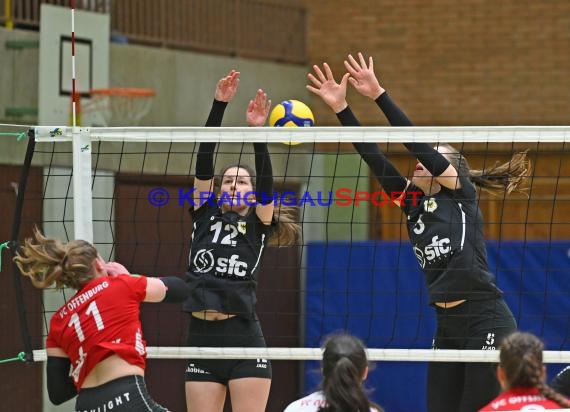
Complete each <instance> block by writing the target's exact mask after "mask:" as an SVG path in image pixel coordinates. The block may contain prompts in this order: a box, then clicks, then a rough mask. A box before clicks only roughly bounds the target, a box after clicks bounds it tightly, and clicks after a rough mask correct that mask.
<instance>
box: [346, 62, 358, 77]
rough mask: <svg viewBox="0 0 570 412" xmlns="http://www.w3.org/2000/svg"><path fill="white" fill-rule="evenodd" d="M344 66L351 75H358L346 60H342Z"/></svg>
mask: <svg viewBox="0 0 570 412" xmlns="http://www.w3.org/2000/svg"><path fill="white" fill-rule="evenodd" d="M344 67H345V68H346V70H347V71H348V72H349V73H350V75H351V76H354V77H356V76H357V75H358V72H357V71H356V70H354V67H352V66H351V65H350V63H349V62H347V61H346V60H345V61H344Z"/></svg>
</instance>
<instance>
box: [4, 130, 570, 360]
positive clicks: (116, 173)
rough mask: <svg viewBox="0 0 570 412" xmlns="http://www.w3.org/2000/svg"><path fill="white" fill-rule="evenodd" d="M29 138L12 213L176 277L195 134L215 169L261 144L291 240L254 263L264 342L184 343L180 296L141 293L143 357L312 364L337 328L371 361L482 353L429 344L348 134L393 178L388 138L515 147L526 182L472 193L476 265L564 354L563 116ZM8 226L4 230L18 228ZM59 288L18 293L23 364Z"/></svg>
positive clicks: (247, 156)
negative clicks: (258, 265) (527, 170)
mask: <svg viewBox="0 0 570 412" xmlns="http://www.w3.org/2000/svg"><path fill="white" fill-rule="evenodd" d="M28 136H29V142H28V157H27V160H26V165H24V167H23V168H22V170H23V172H22V176H24V177H23V178H22V179H21V182H20V190H21V191H22V190H23V191H26V190H28V191H29V188H28V189H26V187H25V186H22V185H23V184H25V183H26V176H31V177H33V179H35V181H36V183H34V184H32V186H33V187H34V188H35V189H34V190H36V191H39V192H40V193H38V194H37V196H30V198H29V199H27V200H26V201H29V202H36V203H37V204H38V207H39V208H40V209H41V214H40V215H41V216H40V220H34V219H37V218H34V217H30V216H25V215H23V216H21V217H22V219H23V220H24V221H25V220H26V219H28V220H30V221H32V220H33V223H36V224H37V225H38V227H40V228H41V229H42V230H43V231H44V233H45V234H46V235H47V236H50V237H58V238H60V239H61V240H63V241H67V240H71V239H74V238H81V239H85V240H88V241H91V242H93V244H94V245H95V246H96V247H97V249H98V250H99V251H100V253H101V255H102V256H103V258H105V259H107V260H116V261H118V262H121V263H122V264H124V265H125V266H126V267H127V268H128V269H129V270H130V271H131V272H132V273H143V274H147V275H149V276H166V275H179V276H183V274H184V271H185V270H186V268H187V266H188V256H189V244H190V239H191V230H192V225H191V220H190V215H189V213H188V209H189V208H190V207H191V206H192V187H193V180H192V179H193V177H192V176H193V174H194V170H195V161H196V153H197V150H198V144H199V143H200V142H217V143H218V146H217V150H216V155H215V171H216V174H218V173H219V172H220V171H221V170H222V168H223V167H224V166H227V165H228V164H232V163H236V162H238V163H242V164H248V165H253V164H254V158H253V145H252V144H251V143H253V142H267V143H269V152H270V154H271V159H272V163H273V170H274V182H275V193H274V194H272V196H274V197H275V199H276V201H278V203H280V204H288V205H294V206H297V207H298V211H299V213H298V217H299V222H300V223H301V225H302V236H301V238H300V239H299V242H298V244H297V245H294V246H287V247H271V248H269V249H268V250H267V253H266V255H265V257H264V259H263V261H262V271H261V273H260V275H259V290H258V306H257V310H258V315H259V317H260V319H261V322H262V329H263V331H264V335H265V338H266V341H267V343H268V348H195V347H194V348H193V347H185V334H186V333H187V321H188V318H187V316H188V315H187V314H184V313H183V312H182V311H181V307H180V305H175V304H160V305H144V308H143V310H142V320H143V329H144V331H145V337H146V340H147V342H148V345H149V348H148V355H149V358H155V359H188V358H212V357H215V358H233V359H244V358H248V359H252V358H253V359H255V358H265V359H274V360H281V359H287V360H318V359H320V358H321V350H320V345H321V343H322V340H323V339H324V338H325V337H326V336H327V335H329V334H330V333H332V332H335V331H339V330H345V331H348V332H350V333H353V334H355V335H357V336H359V337H360V338H362V339H363V340H364V342H365V343H366V345H367V346H368V348H369V349H368V353H369V356H370V359H371V360H373V361H398V362H402V361H412V362H431V361H436V362H437V361H453V362H456V361H457V362H496V361H497V359H498V353H497V352H496V351H484V350H481V351H454V350H437V351H433V350H431V349H429V348H430V347H431V342H432V338H433V334H434V330H435V320H434V313H433V309H432V308H430V307H429V303H428V297H427V290H426V288H425V280H424V275H423V274H422V273H421V271H420V267H419V265H418V262H417V259H416V256H415V254H414V252H413V250H412V247H411V246H410V244H409V241H408V237H407V233H406V227H405V224H406V221H405V216H404V215H403V214H402V213H401V211H400V210H399V208H398V207H395V206H394V204H393V202H392V200H393V199H392V198H391V194H388V193H385V192H383V191H382V189H381V188H380V187H379V186H378V184H377V182H376V181H375V179H373V178H371V177H370V174H369V169H368V167H367V166H366V165H365V164H364V162H362V161H361V159H360V156H359V155H358V154H357V153H356V152H355V151H354V149H353V148H352V145H351V143H353V142H377V143H379V144H380V147H381V148H382V150H383V151H385V153H386V154H387V156H388V157H389V158H390V160H391V161H392V162H393V163H394V164H395V165H396V166H397V168H398V169H399V170H400V172H401V173H402V174H403V175H407V176H411V175H412V174H413V170H414V167H415V164H416V159H415V158H413V156H411V155H410V154H409V153H408V152H407V151H406V150H405V148H404V147H403V146H402V145H401V143H403V142H411V141H414V142H428V143H433V144H437V143H450V144H452V145H453V146H454V147H455V148H457V149H458V150H459V151H460V152H462V153H463V154H464V155H465V156H466V157H467V159H468V160H469V162H470V165H471V167H472V168H474V169H484V168H488V167H490V166H492V165H494V164H495V162H497V161H499V162H501V163H502V162H507V161H508V160H509V159H510V158H511V157H512V155H513V154H514V153H518V152H521V151H525V150H528V156H529V158H530V160H531V162H532V164H533V172H532V174H531V175H529V176H528V179H527V181H528V184H527V190H526V192H525V193H516V194H515V193H513V194H510V195H506V194H500V195H489V194H486V193H484V192H481V193H480V208H481V210H482V212H483V215H484V217H485V234H486V236H487V239H488V241H487V249H488V258H489V264H490V270H491V271H492V272H493V273H494V274H495V276H496V278H497V284H498V286H499V287H500V288H501V289H502V290H503V292H504V295H505V299H506V301H507V303H508V305H509V307H510V308H511V310H512V311H513V314H514V315H515V318H516V319H517V322H518V325H519V328H520V329H522V330H525V331H530V332H532V333H534V334H536V335H538V336H539V337H541V338H542V339H543V340H544V341H545V344H546V349H547V351H546V352H545V362H548V363H570V315H569V314H570V282H568V281H567V278H568V273H569V269H570V262H569V259H570V219H569V218H568V216H570V192H569V190H568V187H569V185H570V163H569V160H570V150H569V145H570V143H569V142H570V127H557V126H552V127H523V126H517V127H514V126H512V127H511V126H509V127H413V128H407V127H399V128H394V127H359V128H341V127H327V128H320V127H313V128H97V127H94V128H71V127H36V128H33V129H30V131H29V133H28ZM28 184H30V182H28ZM28 193H29V192H28ZM21 202H22V203H23V202H24V197H22V199H21ZM20 207H21V205H20ZM20 213H21V210H20ZM28 223H30V222H28ZM12 233H13V237H14V238H13V239H9V240H11V241H18V240H20V241H21V240H22V239H23V238H24V237H25V236H27V235H29V234H30V233H22V231H20V230H18V228H15V229H14V230H13V231H12ZM14 245H15V243H14ZM435 252H437V251H434V253H435ZM226 263H227V265H226V268H227V267H229V263H228V262H226ZM6 264H7V263H5V265H6ZM74 292H75V291H68V290H63V291H57V292H56V291H53V290H51V291H50V290H48V291H44V292H43V294H41V293H40V292H37V293H36V294H32V295H30V294H22V296H21V298H20V299H19V301H18V305H21V306H22V307H21V310H20V323H24V325H23V326H24V327H23V329H24V330H25V332H24V334H23V339H24V341H25V342H24V344H23V348H24V349H25V350H26V352H27V354H28V359H29V360H34V361H42V360H45V356H46V355H45V351H44V350H43V347H44V344H45V336H46V333H47V325H49V319H50V317H51V315H52V314H53V313H54V311H55V310H57V309H58V308H59V307H60V306H61V305H62V304H64V303H65V301H66V300H67V299H69V298H70V297H71V296H72V295H73V293H74ZM17 293H21V292H18V291H17ZM39 295H42V296H41V297H38V296H39ZM30 300H31V302H30Z"/></svg>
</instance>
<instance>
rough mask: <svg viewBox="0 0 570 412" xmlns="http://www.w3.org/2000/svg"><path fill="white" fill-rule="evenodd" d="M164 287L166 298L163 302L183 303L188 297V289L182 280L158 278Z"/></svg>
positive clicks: (168, 277)
mask: <svg viewBox="0 0 570 412" xmlns="http://www.w3.org/2000/svg"><path fill="white" fill-rule="evenodd" d="M160 280H161V281H162V283H164V285H165V286H166V296H165V297H164V299H163V300H162V301H163V302H173V303H176V302H184V301H185V300H186V299H187V298H188V296H189V295H190V288H189V287H188V285H187V284H186V282H184V281H183V280H182V279H180V278H179V277H176V276H167V277H163V278H160Z"/></svg>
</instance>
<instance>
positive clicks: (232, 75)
mask: <svg viewBox="0 0 570 412" xmlns="http://www.w3.org/2000/svg"><path fill="white" fill-rule="evenodd" d="M239 74H240V73H239V72H238V71H235V70H232V71H230V72H229V74H228V75H227V76H226V77H222V78H221V79H220V80H219V81H218V84H217V85H216V93H215V94H214V99H216V100H218V101H220V102H229V101H230V100H232V99H233V98H234V96H235V95H236V92H237V88H238V85H239Z"/></svg>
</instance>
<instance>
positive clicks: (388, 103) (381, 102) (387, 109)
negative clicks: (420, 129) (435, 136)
mask: <svg viewBox="0 0 570 412" xmlns="http://www.w3.org/2000/svg"><path fill="white" fill-rule="evenodd" d="M375 102H376V104H377V105H378V107H379V108H380V110H382V112H383V113H384V115H385V116H386V119H388V121H389V122H390V125H392V126H413V123H412V121H411V120H410V119H409V118H408V116H406V113H404V112H403V111H402V109H400V108H399V107H398V106H397V105H396V103H394V101H393V100H392V99H391V98H390V95H389V94H388V92H384V93H382V94H381V95H380V96H379V97H378V98H377V99H376V100H375Z"/></svg>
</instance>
